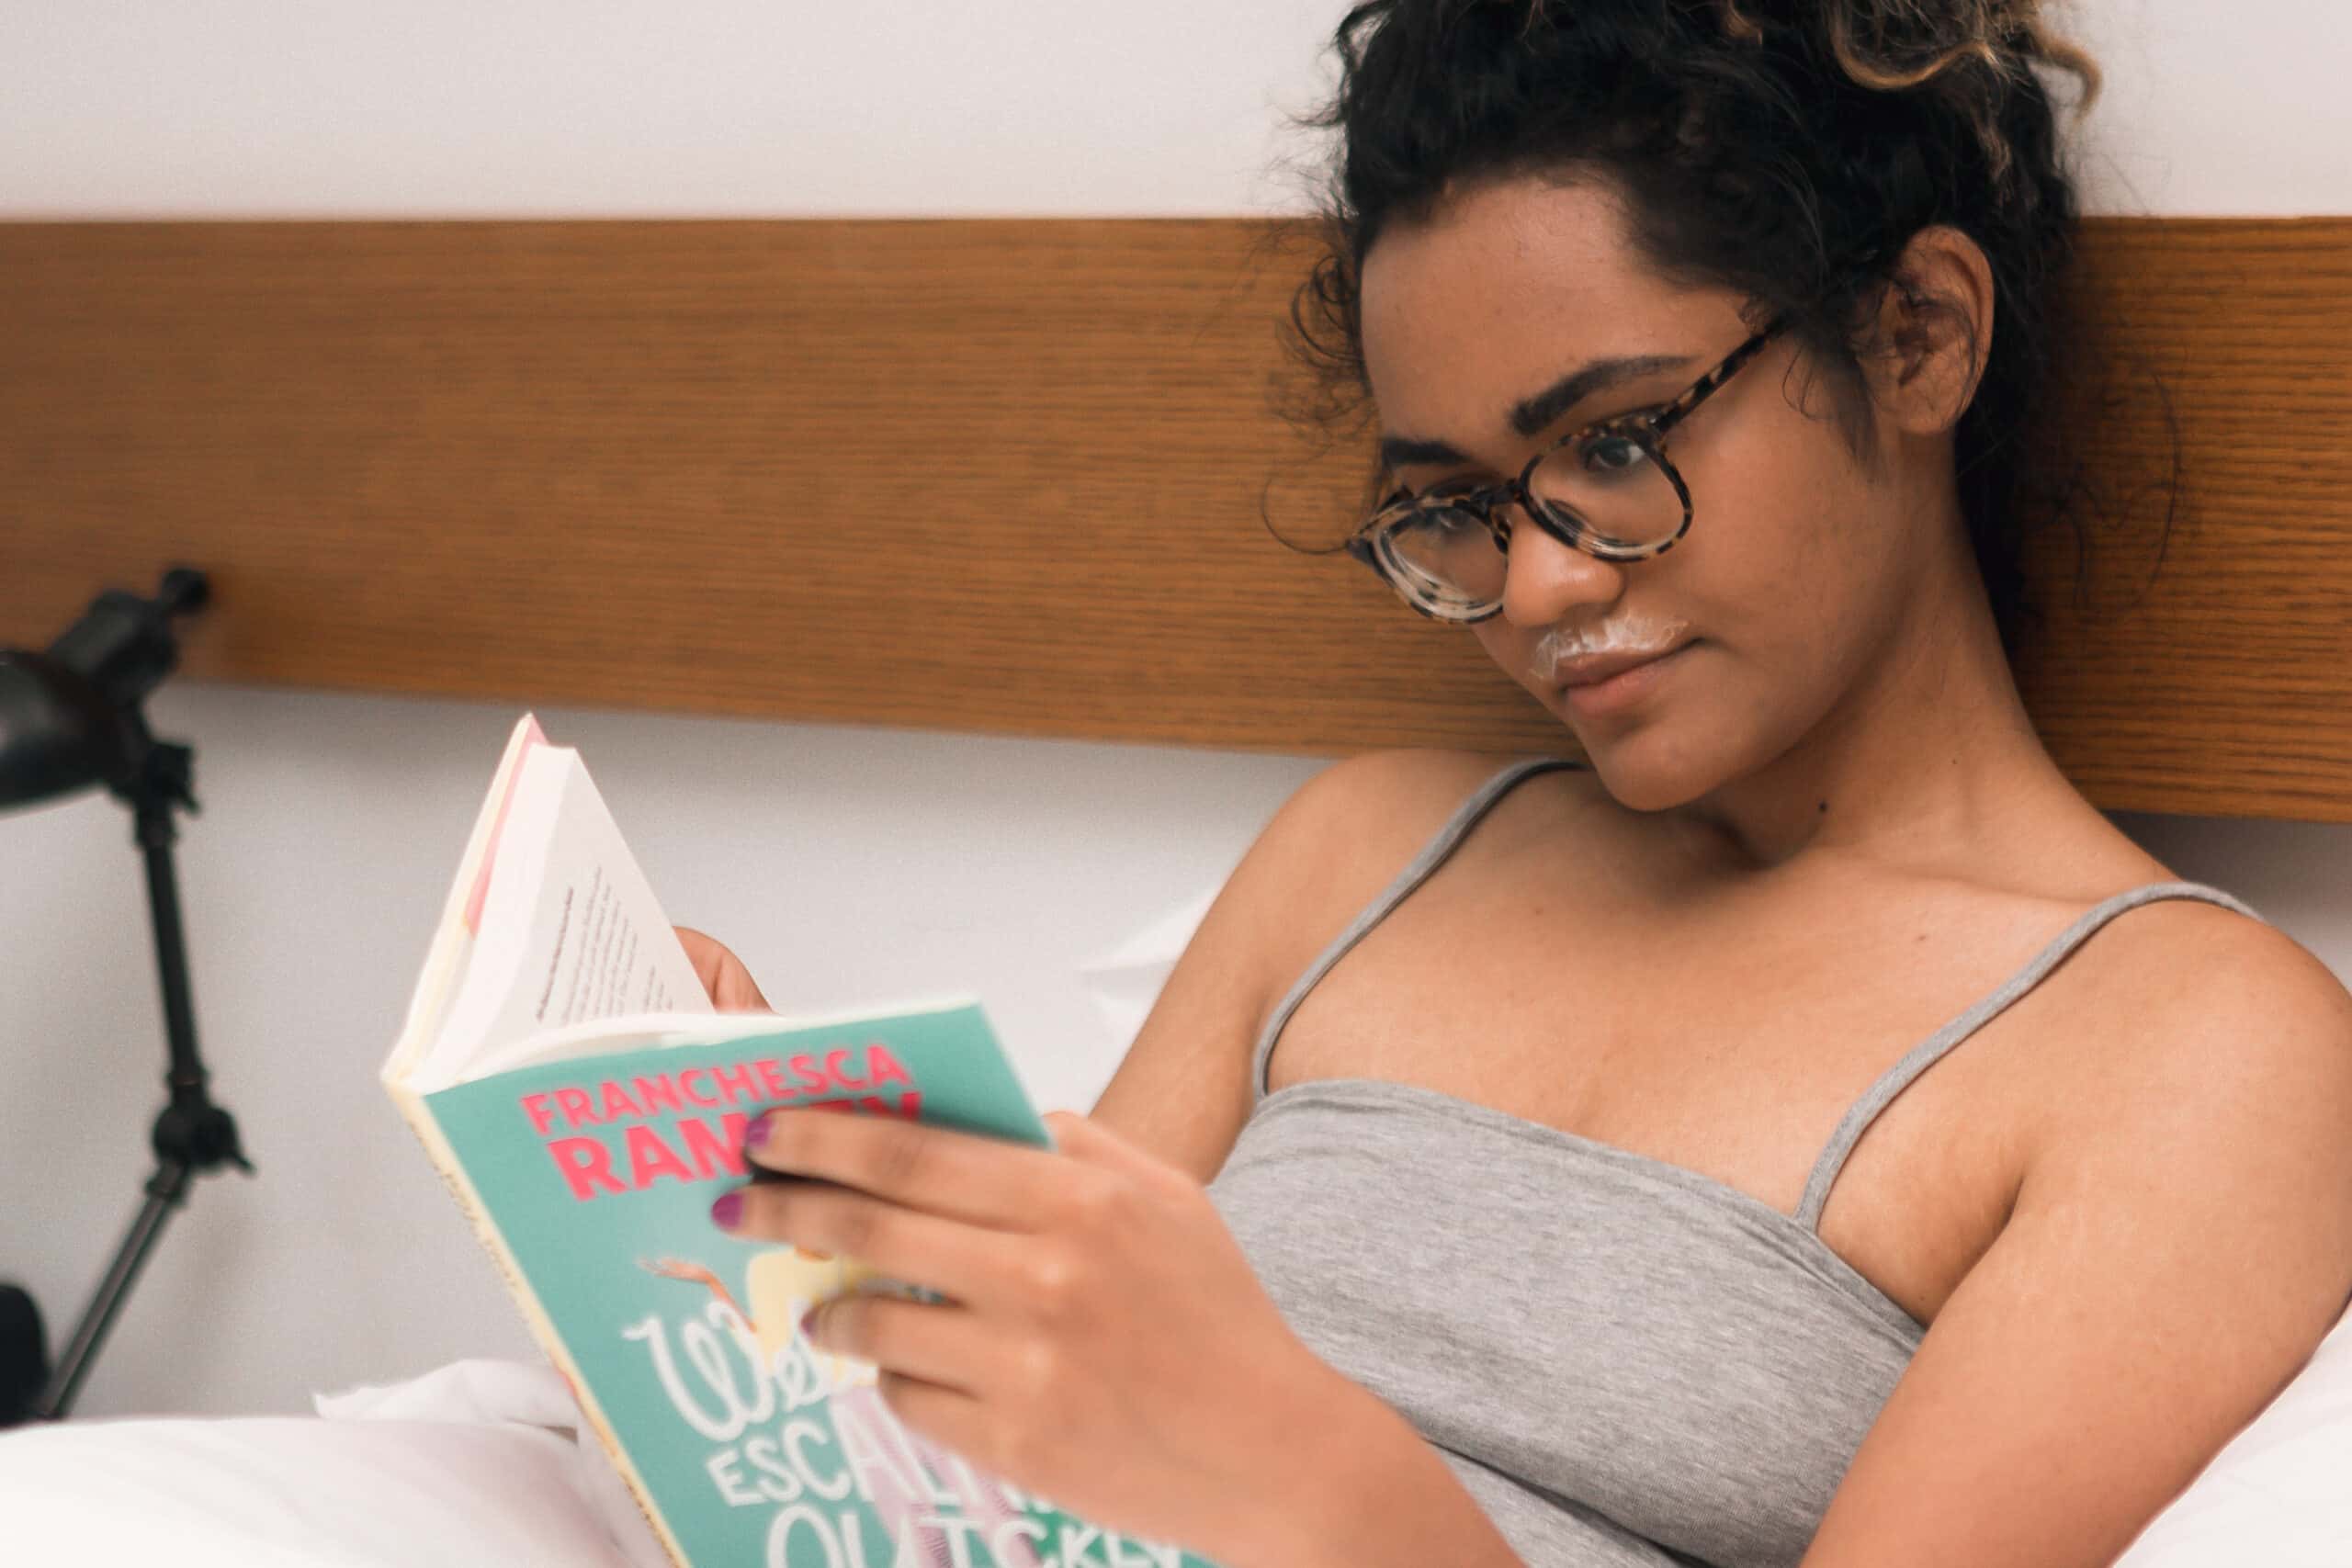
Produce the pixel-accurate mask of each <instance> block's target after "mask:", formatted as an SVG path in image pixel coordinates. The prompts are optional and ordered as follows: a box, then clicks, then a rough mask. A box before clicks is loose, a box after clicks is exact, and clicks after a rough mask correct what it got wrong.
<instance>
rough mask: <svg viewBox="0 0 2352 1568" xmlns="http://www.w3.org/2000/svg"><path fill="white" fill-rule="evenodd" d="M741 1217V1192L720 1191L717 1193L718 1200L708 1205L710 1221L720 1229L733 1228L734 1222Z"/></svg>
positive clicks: (728, 1229)
mask: <svg viewBox="0 0 2352 1568" xmlns="http://www.w3.org/2000/svg"><path fill="white" fill-rule="evenodd" d="M742 1217H743V1195H742V1194H741V1192H722V1193H720V1194H719V1195H718V1202H716V1203H713V1204H712V1205H711V1206H710V1223H711V1224H715V1225H717V1226H718V1228H719V1229H720V1230H723V1231H731V1230H733V1229H734V1228H735V1222H736V1221H738V1220H740V1219H741V1218H742Z"/></svg>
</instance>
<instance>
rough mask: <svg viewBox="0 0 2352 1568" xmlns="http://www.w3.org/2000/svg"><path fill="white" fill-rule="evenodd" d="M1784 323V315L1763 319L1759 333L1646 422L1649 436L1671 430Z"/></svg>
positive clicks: (1777, 332)
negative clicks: (1764, 320)
mask: <svg viewBox="0 0 2352 1568" xmlns="http://www.w3.org/2000/svg"><path fill="white" fill-rule="evenodd" d="M1786 325H1788V319H1787V318H1786V317H1774V318H1773V319H1772V320H1771V321H1768V322H1766V323H1765V326H1764V329H1763V330H1762V331H1761V332H1758V333H1757V334H1756V335H1755V336H1754V337H1751V338H1749V339H1748V340H1747V342H1746V343H1744V344H1740V345H1739V346H1738V347H1737V348H1735V349H1733V350H1732V351H1731V353H1730V354H1729V355H1726V356H1725V357H1724V362H1723V363H1722V364H1721V365H1718V366H1716V367H1714V368H1713V370H1710V371H1708V372H1707V374H1706V375H1705V376H1704V377H1702V378H1701V379H1700V381H1699V384H1698V385H1697V386H1695V387H1693V388H1691V389H1690V390H1689V391H1687V392H1685V393H1683V394H1682V396H1680V397H1679V398H1677V399H1676V400H1674V401H1673V402H1672V403H1670V404H1668V406H1667V407H1666V408H1664V409H1662V410H1660V411H1659V412H1657V413H1656V414H1655V415H1653V416H1652V417H1651V418H1650V419H1649V420H1648V421H1647V425H1648V429H1649V433H1650V434H1652V435H1663V434H1666V433H1667V432H1668V431H1669V430H1672V429H1673V428H1674V427H1675V426H1676V425H1678V424H1679V423H1682V421H1683V419H1684V417H1685V416H1687V415H1688V414H1689V413H1690V412H1691V410H1692V409H1695V408H1697V407H1698V406H1699V405H1700V404H1701V403H1703V402H1705V401H1706V400H1708V398H1710V397H1712V396H1713V394H1714V390H1715V389H1716V388H1718V387H1720V386H1722V385H1723V384H1724V382H1725V381H1728V380H1730V379H1731V378H1732V377H1733V376H1735V375H1736V374H1737V373H1738V371H1739V367H1741V366H1743V365H1745V364H1747V362H1748V361H1749V360H1751V359H1753V358H1755V357H1756V355H1757V352H1758V350H1759V349H1761V348H1762V347H1763V346H1764V345H1765V344H1768V343H1770V342H1771V341H1772V339H1773V338H1774V337H1775V336H1777V335H1778V334H1779V333H1780V331H1781V328H1782V327H1784V326H1786Z"/></svg>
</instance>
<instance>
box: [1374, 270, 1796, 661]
mask: <svg viewBox="0 0 2352 1568" xmlns="http://www.w3.org/2000/svg"><path fill="white" fill-rule="evenodd" d="M1787 324H1788V319H1787V318H1786V317H1785V316H1783V317H1777V318H1775V319H1774V320H1773V321H1770V322H1768V323H1767V324H1766V325H1765V326H1764V328H1763V330H1762V331H1760V332H1758V333H1756V334H1755V335H1754V336H1753V337H1751V338H1749V339H1748V340H1747V342H1746V343H1743V344H1740V345H1739V346H1738V347H1737V348H1735V349H1733V350H1732V351H1731V353H1729V354H1728V355H1724V358H1723V360H1722V361H1721V363H1719V364H1717V365H1716V367H1714V368H1713V369H1712V370H1710V371H1708V372H1707V373H1706V374H1705V375H1704V376H1702V377H1700V378H1698V379H1697V380H1696V381H1693V382H1692V383H1691V385H1690V386H1689V387H1688V388H1687V389H1684V390H1683V391H1682V392H1681V393H1680V394H1679V395H1678V396H1676V397H1673V398H1670V399H1668V400H1667V401H1665V402H1662V403H1654V404H1652V405H1651V406H1649V407H1648V408H1644V409H1636V410H1634V412H1631V413H1623V414H1619V415H1617V416H1615V417H1614V418H1611V419H1604V420H1600V421H1597V422H1595V423H1591V424H1586V425H1579V426H1577V428H1576V429H1574V430H1571V431H1569V432H1568V433H1567V434H1565V435H1563V436H1561V437H1560V438H1559V439H1558V440H1556V441H1554V442H1550V443H1548V444H1546V445H1545V446H1544V449H1543V450H1542V451H1540V452H1538V453H1536V454H1535V456H1534V457H1530V458H1529V459H1528V460H1527V466H1526V467H1525V468H1521V470H1520V471H1519V477H1518V478H1517V479H1505V480H1504V481H1503V482H1502V483H1500V484H1495V485H1487V486H1485V487H1484V488H1482V489H1478V490H1470V491H1451V492H1445V491H1441V492H1439V493H1436V494H1431V495H1414V494H1413V493H1412V492H1411V491H1408V490H1404V489H1401V488H1400V489H1399V490H1397V491H1396V492H1395V493H1393V494H1392V495H1390V496H1389V497H1388V499H1387V500H1386V501H1385V502H1382V503H1381V506H1380V510H1379V511H1377V512H1375V513H1373V515H1372V516H1371V517H1370V518H1368V519H1367V520H1366V521H1365V522H1364V523H1363V525H1362V526H1360V527H1358V528H1357V529H1356V531H1355V533H1354V535H1353V536H1351V537H1350V538H1349V540H1348V541H1347V551H1348V554H1350V555H1351V556H1353V557H1355V558H1356V559H1358V560H1360V561H1362V562H1363V563H1364V565H1366V566H1368V567H1370V568H1371V569H1372V570H1373V572H1374V575H1376V576H1377V577H1379V579H1380V580H1381V581H1383V582H1385V583H1387V584H1388V586H1389V587H1390V588H1392V589H1394V590H1395V591H1396V593H1397V597H1398V598H1400V599H1402V600H1404V601H1405V603H1406V604H1408V605H1409V606H1410V607H1411V608H1413V609H1414V610H1416V611H1418V612H1419V613H1420V614H1421V615H1426V616H1428V617H1429V618H1430V620H1433V621H1448V622H1453V623H1455V624H1458V625H1468V624H1471V623H1474V622H1477V621H1483V620H1486V619H1487V618H1488V617H1490V616H1493V615H1499V614H1501V612H1502V602H1501V601H1500V600H1497V601H1495V602H1494V603H1492V604H1480V603H1479V602H1478V601H1476V600H1470V599H1462V598H1441V597H1437V596H1435V595H1427V596H1425V595H1424V593H1423V592H1419V591H1417V590H1415V589H1413V588H1409V587H1408V586H1407V585H1406V584H1405V582H1404V581H1401V580H1400V579H1399V578H1397V577H1396V576H1394V575H1392V574H1391V573H1390V572H1389V571H1388V570H1387V569H1386V568H1385V566H1383V565H1382V564H1381V558H1380V547H1379V540H1378V537H1377V536H1379V535H1380V533H1381V532H1382V531H1383V530H1385V529H1386V528H1389V527H1393V526H1395V525H1397V524H1399V523H1402V522H1405V521H1407V520H1408V519H1409V518H1411V517H1413V516H1416V515H1421V514H1426V513H1442V512H1463V513H1468V514H1469V515H1470V516H1472V517H1474V518H1476V520H1477V521H1479V522H1480V523H1483V524H1485V525H1487V528H1488V530H1490V531H1491V532H1492V533H1493V535H1494V536H1495V547H1496V548H1497V549H1498V550H1500V551H1501V552H1503V553H1504V555H1505V556H1508V555H1509V554H1510V522H1509V521H1508V520H1507V519H1506V518H1505V516H1504V515H1503V512H1502V510H1501V508H1502V506H1503V503H1504V502H1518V503H1519V507H1520V510H1521V511H1522V512H1524V513H1526V514H1527V515H1528V516H1530V517H1532V518H1533V519H1534V520H1535V525H1536V526H1537V527H1539V528H1541V529H1543V530H1544V532H1545V533H1547V534H1549V535H1551V536H1552V537H1554V538H1555V539H1557V540H1559V541H1560V543H1562V544H1564V545H1566V546H1568V547H1571V548H1574V549H1579V550H1582V551H1584V552H1585V554H1587V555H1589V556H1597V557H1599V558H1600V559H1602V560H1647V559H1649V558H1651V557H1653V556H1662V555H1664V554H1665V553H1666V552H1667V551H1668V550H1670V549H1672V548H1673V547H1675V544H1676V542H1677V541H1679V539H1680V538H1681V537H1682V536H1684V535H1685V534H1688V533H1689V532H1690V531H1691V513H1692V510H1693V508H1692V506H1691V487H1690V486H1689V485H1687V484H1685V483H1683V482H1682V475H1681V474H1680V473H1679V472H1678V471H1677V470H1676V468H1675V467H1674V465H1673V464H1672V463H1671V462H1669V461H1668V460H1667V456H1666V451H1665V447H1664V445H1663V442H1664V438H1665V435H1666V433H1667V432H1668V431H1669V430H1671V429H1673V428H1674V427H1675V426H1676V425H1677V424H1679V423H1681V422H1682V420H1683V419H1684V418H1686V417H1687V416H1688V415H1689V414H1690V412H1691V410H1692V409H1695V408H1697V407H1698V406H1699V405H1700V404H1701V403H1702V402H1704V401H1706V400H1707V396H1708V394H1709V393H1711V392H1713V391H1714V389H1716V388H1718V387H1720V386H1722V385H1723V384H1724V382H1726V381H1728V380H1730V379H1731V378H1733V377H1734V376H1736V375H1737V374H1738V373H1739V368H1740V367H1741V366H1743V365H1746V364H1747V362H1748V361H1749V360H1750V359H1753V358H1754V357H1756V355H1757V353H1758V351H1759V350H1761V349H1762V348H1763V346H1764V345H1765V344H1768V343H1770V342H1771V341H1772V339H1773V338H1774V337H1775V336H1776V335H1778V334H1779V333H1780V332H1781V329H1782V328H1783V327H1785V326H1786V325H1787ZM1603 436H1615V437H1619V438H1621V439H1623V440H1626V441H1630V442H1632V443H1633V444H1634V446H1639V447H1640V448H1641V449H1642V450H1643V451H1644V452H1645V454H1647V455H1648V457H1649V458H1650V460H1651V461H1652V462H1654V463H1656V464H1657V466H1658V469H1659V471H1660V472H1662V473H1663V474H1665V475H1666V477H1667V480H1668V482H1669V483H1670V484H1672V485H1673V486H1674V493H1675V494H1676V495H1678V496H1679V497H1680V498H1681V501H1682V522H1681V525H1679V527H1677V528H1676V529H1675V530H1674V532H1673V533H1672V534H1670V535H1668V536H1667V537H1665V538H1663V539H1660V540H1658V541H1657V542H1656V543H1654V544H1647V545H1625V544H1619V543H1616V542H1614V541H1611V540H1608V539H1606V538H1605V537H1604V536H1600V535H1597V534H1593V533H1591V532H1589V530H1588V529H1587V528H1586V526H1585V525H1584V522H1583V520H1582V519H1581V518H1579V517H1577V515H1576V514H1575V513H1571V512H1567V511H1566V510H1565V509H1562V508H1559V507H1555V506H1552V505H1548V504H1542V503H1539V502H1537V500H1536V498H1535V496H1534V495H1533V493H1532V492H1531V491H1529V490H1528V488H1527V486H1528V481H1529V480H1530V479H1532V478H1533V477H1534V475H1535V469H1536V468H1537V466H1538V465H1539V464H1541V463H1542V462H1543V461H1544V458H1546V457H1550V456H1551V455H1552V454H1553V453H1555V452H1556V451H1558V450H1559V449H1560V448H1561V447H1563V446H1570V445H1572V444H1574V443H1576V442H1578V441H1586V440H1592V439H1596V438H1599V437H1603Z"/></svg>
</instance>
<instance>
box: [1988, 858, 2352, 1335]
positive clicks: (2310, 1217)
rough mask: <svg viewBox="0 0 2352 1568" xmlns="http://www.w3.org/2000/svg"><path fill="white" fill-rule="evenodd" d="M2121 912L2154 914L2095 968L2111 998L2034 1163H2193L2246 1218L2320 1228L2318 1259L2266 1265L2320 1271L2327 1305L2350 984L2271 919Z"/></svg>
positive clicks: (2347, 1101)
mask: <svg viewBox="0 0 2352 1568" xmlns="http://www.w3.org/2000/svg"><path fill="white" fill-rule="evenodd" d="M2159 909H2161V914H2160V915H2159V914H2158V911H2159ZM2131 915H2132V916H2149V915H2157V916H2158V918H2156V919H2147V920H2144V921H2143V922H2142V923H2141V924H2140V926H2139V927H2138V929H2137V931H2136V932H2135V933H2134V938H2133V941H2132V942H2131V945H2130V947H2129V948H2128V949H2127V950H2126V951H2124V952H2123V953H2119V954H2117V955H2116V956H2117V958H2118V959H2119V962H2118V963H2116V964H2113V965H2110V966H2109V973H2110V974H2111V975H2113V976H2114V977H2115V979H2114V982H2113V984H2114V985H2115V987H2118V988H2117V990H2116V992H2115V996H2116V1000H2117V1001H2118V1003H2119V1005H2118V1006H2116V1007H2115V1008H2114V1009H2113V1010H2109V1011H2108V1012H2107V1013H2106V1014H2105V1018H2106V1022H2105V1023H2104V1024H2103V1025H2102V1026H2101V1027H2099V1028H2098V1030H2097V1031H2096V1032H2095V1037H2094V1038H2093V1039H2092V1040H2091V1042H2090V1043H2091V1045H2092V1048H2091V1049H2090V1050H2088V1051H2086V1052H2085V1053H2084V1057H2083V1064H2082V1070H2081V1072H2080V1073H2079V1075H2078V1076H2077V1077H2076V1078H2075V1082H2074V1083H2073V1084H2072V1086H2071V1088H2070V1089H2069V1091H2068V1092H2066V1093H2064V1095H2062V1096H2061V1097H2060V1101H2061V1104H2062V1106H2063V1109H2061V1110H2059V1111H2056V1112H2055V1113H2054V1114H2053V1116H2052V1121H2051V1123H2050V1126H2049V1127H2048V1129H2047V1131H2046V1134H2045V1136H2044V1137H2043V1138H2042V1139H2041V1140H2040V1141H2039V1142H2040V1146H2039V1147H2038V1149H2037V1150H2036V1152H2035V1155H2034V1156H2033V1163H2034V1165H2035V1166H2037V1167H2040V1168H2042V1169H2043V1170H2044V1171H2049V1172H2056V1171H2064V1170H2066V1169H2069V1168H2072V1169H2075V1170H2077V1171H2089V1170H2098V1171H2101V1172H2104V1173H2105V1179H2108V1180H2109V1181H2111V1182H2113V1183H2115V1184H2117V1185H2118V1186H2119V1187H2120V1186H2124V1185H2128V1184H2130V1183H2131V1182H2133V1181H2135V1180H2139V1179H2143V1178H2144V1179H2146V1180H2148V1181H2150V1182H2156V1181H2160V1180H2167V1179H2176V1178H2177V1175H2178V1173H2179V1172H2181V1171H2184V1170H2186V1171H2193V1172H2195V1179H2196V1180H2197V1181H2198V1182H2199V1183H2200V1184H2210V1185H2211V1186H2214V1187H2219V1188H2224V1189H2227V1190H2230V1191H2232V1192H2233V1193H2234V1194H2235V1195H2236V1197H2237V1199H2238V1200H2239V1206H2240V1212H2241V1213H2245V1215H2246V1216H2247V1217H2246V1220H2245V1223H2247V1224H2253V1223H2254V1219H2253V1215H2254V1213H2256V1212H2257V1211H2258V1212H2260V1213H2266V1214H2267V1215H2270V1216H2272V1217H2273V1218H2275V1219H2276V1220H2277V1221H2278V1223H2279V1224H2282V1225H2286V1226H2288V1227H2290V1230H2289V1233H2287V1234H2300V1235H2303V1236H2306V1237H2308V1236H2310V1235H2314V1234H2316V1235H2323V1236H2327V1237H2331V1238H2333V1241H2334V1242H2335V1244H2336V1245H2335V1246H2334V1247H2331V1248H2330V1249H2328V1250H2327V1251H2326V1252H2325V1253H2324V1255H2323V1256H2322V1257H2318V1258H2303V1259H2300V1260H2290V1259H2287V1258H2281V1259H2279V1264H2280V1267H2281V1268H2282V1269H2287V1268H2296V1267H2301V1268H2316V1269H2319V1271H2320V1272H2321V1273H2322V1274H2324V1275H2325V1276H2326V1278H2324V1279H2323V1280H2316V1281H2312V1283H2314V1284H2316V1286H2317V1288H2318V1289H2319V1290H2320V1291H2321V1292H2323V1293H2324V1294H2325V1295H2328V1296H2331V1297H2332V1298H2333V1299H2334V1300H2335V1302H2336V1303H2338V1304H2339V1305H2340V1304H2341V1303H2342V1301H2343V1300H2344V1293H2345V1292H2346V1291H2347V1290H2352V1134H2347V1131H2346V1129H2352V991H2347V989H2346V987H2345V985H2344V983H2343V981H2342V980H2340V979H2338V978H2337V976H2335V973H2334V972H2333V971H2331V970H2330V969H2329V968H2328V966H2327V965H2326V964H2324V963H2323V962H2321V960H2320V959H2319V958H2318V957H2317V956H2316V955H2314V954H2313V953H2312V952H2311V951H2310V950H2308V949H2307V948H2305V947H2303V946H2302V944H2301V943H2300V942H2296V941H2295V940H2294V939H2293V938H2292V937H2290V936H2289V935H2288V934H2287V933H2286V932H2285V931H2280V930H2278V928H2277V927H2275V926H2272V925H2269V924H2267V923H2266V922H2264V921H2261V920H2256V919H2248V918H2247V917H2246V916H2245V915H2243V914H2240V913H2237V912H2236V911H2234V910H2231V909H2228V908H2222V907H2221V906H2219V905H2215V904H2210V903H2206V902H2203V901H2201V900H2190V899H2177V900H2165V901H2163V903H2162V904H2161V905H2152V906H2148V907H2144V908H2139V909H2135V910H2132V911H2131ZM2128 923H2129V922H2128V921H2127V920H2119V921H2118V925H2119V927H2120V926H2122V925H2125V924H2128ZM2122 987H2128V990H2126V989H2123V988H2122ZM2164 1168H2170V1171H2171V1173H2172V1174H2170V1175H2165V1174H2160V1172H2162V1171H2163V1169H2164ZM2135 1173H2137V1174H2135ZM2028 1179H2029V1180H2031V1179H2032V1178H2031V1176H2029V1178H2028ZM2283 1240H2284V1235H2282V1241H2283Z"/></svg>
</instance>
